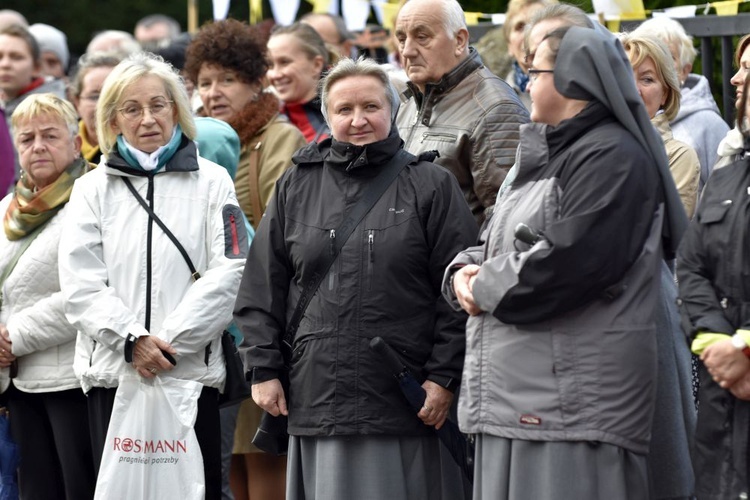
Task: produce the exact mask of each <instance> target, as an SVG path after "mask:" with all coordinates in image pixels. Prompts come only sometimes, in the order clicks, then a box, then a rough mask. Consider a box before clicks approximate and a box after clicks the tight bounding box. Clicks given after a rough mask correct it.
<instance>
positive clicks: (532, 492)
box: [474, 434, 649, 500]
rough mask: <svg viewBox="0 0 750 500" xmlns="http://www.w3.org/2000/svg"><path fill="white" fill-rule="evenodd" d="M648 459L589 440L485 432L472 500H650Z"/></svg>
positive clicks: (478, 453)
mask: <svg viewBox="0 0 750 500" xmlns="http://www.w3.org/2000/svg"><path fill="white" fill-rule="evenodd" d="M648 498H649V489H648V472H647V466H646V457H645V455H638V454H636V453H633V452H631V451H628V450H625V449H623V448H620V447H618V446H614V445H611V444H604V443H595V442H586V441H522V440H516V439H506V438H500V437H496V436H489V435H486V434H481V435H479V436H477V442H476V470H475V471H474V500H553V499H554V500H647V499H648Z"/></svg>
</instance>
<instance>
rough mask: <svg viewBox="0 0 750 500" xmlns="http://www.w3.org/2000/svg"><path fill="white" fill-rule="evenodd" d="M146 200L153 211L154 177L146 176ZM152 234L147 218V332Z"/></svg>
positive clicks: (149, 305) (148, 330)
mask: <svg viewBox="0 0 750 500" xmlns="http://www.w3.org/2000/svg"><path fill="white" fill-rule="evenodd" d="M146 198H147V199H148V206H149V207H151V210H154V177H153V176H152V175H150V176H148V191H147V192H146ZM153 232H154V220H153V219H152V218H151V217H149V218H148V231H147V237H146V242H147V243H146V321H145V325H144V327H145V328H146V331H147V332H150V331H151V265H152V260H151V250H152V248H151V247H152V244H153V242H152V239H151V238H152V235H153Z"/></svg>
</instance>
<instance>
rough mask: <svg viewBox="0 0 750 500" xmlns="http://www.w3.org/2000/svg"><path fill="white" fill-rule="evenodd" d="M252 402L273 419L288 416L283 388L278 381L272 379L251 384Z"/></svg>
mask: <svg viewBox="0 0 750 500" xmlns="http://www.w3.org/2000/svg"><path fill="white" fill-rule="evenodd" d="M252 390H253V401H255V404H257V405H258V406H260V407H261V408H263V409H264V410H266V411H267V412H268V413H270V414H271V415H273V416H274V417H278V416H279V415H289V410H287V407H286V398H285V397H284V388H283V387H281V382H280V381H279V379H277V378H274V379H271V380H266V381H265V382H259V383H257V384H253V386H252Z"/></svg>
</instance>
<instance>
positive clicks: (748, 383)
mask: <svg viewBox="0 0 750 500" xmlns="http://www.w3.org/2000/svg"><path fill="white" fill-rule="evenodd" d="M729 392H731V393H732V395H734V397H735V398H737V399H742V400H744V401H750V372H748V373H746V374H745V375H743V376H742V377H740V379H739V380H738V381H737V382H735V383H734V384H732V387H730V388H729Z"/></svg>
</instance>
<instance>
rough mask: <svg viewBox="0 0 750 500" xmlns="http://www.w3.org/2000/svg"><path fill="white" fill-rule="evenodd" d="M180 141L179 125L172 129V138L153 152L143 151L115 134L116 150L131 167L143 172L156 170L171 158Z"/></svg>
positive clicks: (180, 131) (180, 130)
mask: <svg viewBox="0 0 750 500" xmlns="http://www.w3.org/2000/svg"><path fill="white" fill-rule="evenodd" d="M180 142H182V129H181V128H180V126H179V125H177V126H175V128H174V130H173V131H172V138H171V139H169V142H168V143H167V144H165V145H164V146H162V147H160V148H159V149H157V150H156V151H154V152H153V153H144V152H143V151H140V150H138V149H136V148H134V147H133V146H131V145H130V143H129V142H128V141H127V140H126V139H125V138H124V137H123V136H122V134H120V135H118V136H117V151H118V152H119V153H120V156H122V158H123V159H124V160H125V161H126V162H127V164H128V165H130V166H131V167H133V168H136V169H138V170H143V171H144V172H151V171H153V172H158V171H159V170H161V169H162V168H164V165H166V164H167V162H168V161H169V160H171V159H172V157H173V156H174V154H175V153H176V152H177V148H178V147H180Z"/></svg>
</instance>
